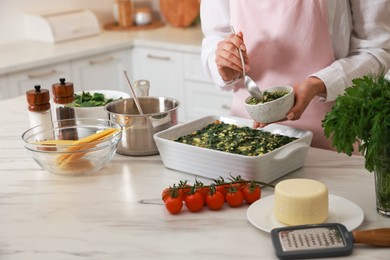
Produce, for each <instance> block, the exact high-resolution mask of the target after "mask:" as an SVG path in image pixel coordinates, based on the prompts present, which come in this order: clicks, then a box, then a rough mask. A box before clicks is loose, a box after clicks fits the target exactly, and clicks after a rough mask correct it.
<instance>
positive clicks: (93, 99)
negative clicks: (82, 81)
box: [74, 91, 114, 107]
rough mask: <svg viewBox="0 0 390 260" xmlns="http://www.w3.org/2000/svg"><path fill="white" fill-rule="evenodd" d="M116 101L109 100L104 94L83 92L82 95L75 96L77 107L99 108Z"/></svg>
mask: <svg viewBox="0 0 390 260" xmlns="http://www.w3.org/2000/svg"><path fill="white" fill-rule="evenodd" d="M113 100H114V99H112V98H109V99H107V98H106V97H105V96H104V94H102V93H97V92H96V93H93V94H91V93H90V92H84V91H83V92H82V93H81V95H78V94H75V95H74V101H75V102H74V103H75V107H99V106H104V105H106V104H107V103H109V102H111V101H113Z"/></svg>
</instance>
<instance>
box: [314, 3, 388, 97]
mask: <svg viewBox="0 0 390 260" xmlns="http://www.w3.org/2000/svg"><path fill="white" fill-rule="evenodd" d="M349 2H350V4H351V13H352V15H351V17H352V24H353V28H352V30H351V34H350V35H347V36H346V35H334V36H333V37H350V39H349V41H346V42H347V43H349V52H348V54H347V55H346V57H342V58H339V59H337V60H335V61H334V62H333V63H332V64H331V65H330V66H328V67H326V68H324V69H322V70H320V71H318V72H316V73H314V74H312V75H310V76H315V77H318V78H320V79H321V80H322V81H323V82H324V83H325V85H326V88H327V96H326V99H325V101H333V100H335V99H336V98H337V96H339V95H342V94H343V93H344V90H345V88H347V87H349V86H351V85H352V80H353V79H355V78H359V77H363V76H365V75H367V74H377V73H386V72H387V71H388V70H389V69H390V1H388V0H353V1H349ZM338 26H345V24H339V25H338ZM339 31H342V30H339Z"/></svg>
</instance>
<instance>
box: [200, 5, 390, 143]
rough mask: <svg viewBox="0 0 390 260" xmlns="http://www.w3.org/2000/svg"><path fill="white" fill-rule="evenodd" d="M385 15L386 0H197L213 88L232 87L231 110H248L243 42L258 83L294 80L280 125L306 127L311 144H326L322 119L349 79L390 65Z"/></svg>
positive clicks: (388, 26) (389, 36)
mask: <svg viewBox="0 0 390 260" xmlns="http://www.w3.org/2000/svg"><path fill="white" fill-rule="evenodd" d="M389 14H390V1H388V0H353V1H349V0H337V1H335V0H294V1H284V0H258V1H255V0H239V1H238V0H230V1H229V0H202V2H201V21H202V30H203V33H204V35H205V38H204V39H203V43H202V63H203V66H204V68H205V70H206V72H207V73H208V74H209V76H210V77H211V78H212V79H213V80H214V82H215V83H216V84H217V85H218V86H219V87H221V88H223V89H225V90H232V91H234V93H235V94H234V97H233V103H232V110H231V114H232V115H234V116H239V117H248V114H247V112H246V110H245V107H244V100H245V98H246V97H247V96H248V95H249V94H248V92H247V91H246V89H245V88H244V86H243V79H242V76H241V75H242V66H241V61H240V57H239V53H238V50H237V48H241V50H242V51H243V52H244V56H245V70H246V72H247V74H248V76H250V77H251V78H252V79H253V80H255V82H256V83H257V85H258V86H259V87H260V88H267V87H270V86H273V85H292V86H294V92H295V104H294V106H293V108H292V109H291V110H290V112H289V113H288V115H287V118H286V121H284V122H283V124H285V125H288V126H291V127H294V128H301V129H306V130H310V131H312V132H313V134H314V137H313V141H312V146H314V147H318V148H324V149H332V145H331V141H330V140H327V139H326V137H325V136H324V133H323V129H322V126H321V121H322V120H323V118H324V116H325V114H326V112H327V111H329V110H330V108H331V107H332V105H333V101H334V100H335V99H336V97H337V96H338V95H341V94H343V92H344V89H345V88H347V87H348V86H351V85H352V80H353V79H354V78H358V77H362V76H364V75H366V74H369V73H381V72H386V71H388V70H389V68H390V15H389ZM231 25H232V26H233V27H234V29H235V31H236V32H238V33H237V34H236V35H233V34H232V33H231V27H230V26H231ZM254 126H255V127H259V126H260V127H262V126H264V124H261V122H255V123H254ZM346 130H347V129H346Z"/></svg>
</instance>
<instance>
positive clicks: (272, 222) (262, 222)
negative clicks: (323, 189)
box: [247, 194, 364, 232]
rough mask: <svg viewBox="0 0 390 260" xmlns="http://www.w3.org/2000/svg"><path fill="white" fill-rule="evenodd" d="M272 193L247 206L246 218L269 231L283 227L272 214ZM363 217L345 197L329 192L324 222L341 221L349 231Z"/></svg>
mask: <svg viewBox="0 0 390 260" xmlns="http://www.w3.org/2000/svg"><path fill="white" fill-rule="evenodd" d="M273 205H274V195H271V196H267V197H264V198H261V199H259V200H258V201H256V202H254V203H253V204H252V205H250V206H249V208H248V211H247V218H248V220H249V222H250V223H251V224H252V225H254V226H255V227H257V228H259V229H261V230H263V231H265V232H271V230H272V229H274V228H278V227H285V226H286V225H284V224H282V223H280V222H279V221H278V220H277V219H276V217H275V216H274V214H273ZM363 219H364V213H363V210H362V209H361V208H360V207H359V206H358V205H356V204H355V203H353V202H352V201H349V200H347V199H344V198H342V197H338V196H336V195H332V194H329V216H328V219H327V220H326V223H341V224H343V225H344V226H345V227H346V228H347V229H348V230H349V231H351V230H353V229H355V228H357V227H358V226H359V225H360V224H361V223H362V222H363Z"/></svg>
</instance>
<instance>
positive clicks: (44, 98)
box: [26, 85, 52, 130]
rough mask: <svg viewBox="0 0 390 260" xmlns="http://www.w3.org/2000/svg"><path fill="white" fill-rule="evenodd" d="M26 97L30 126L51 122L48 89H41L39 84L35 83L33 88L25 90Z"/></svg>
mask: <svg viewBox="0 0 390 260" xmlns="http://www.w3.org/2000/svg"><path fill="white" fill-rule="evenodd" d="M26 99H27V103H28V115H29V119H30V126H31V127H35V126H38V125H43V124H51V122H52V118H51V110H50V93H49V90H47V89H41V86H40V85H35V86H34V89H32V90H29V91H27V92H26ZM37 130H38V129H37Z"/></svg>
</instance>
